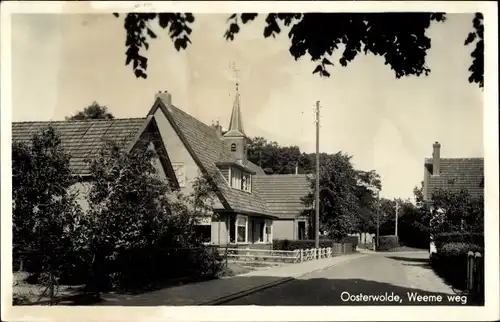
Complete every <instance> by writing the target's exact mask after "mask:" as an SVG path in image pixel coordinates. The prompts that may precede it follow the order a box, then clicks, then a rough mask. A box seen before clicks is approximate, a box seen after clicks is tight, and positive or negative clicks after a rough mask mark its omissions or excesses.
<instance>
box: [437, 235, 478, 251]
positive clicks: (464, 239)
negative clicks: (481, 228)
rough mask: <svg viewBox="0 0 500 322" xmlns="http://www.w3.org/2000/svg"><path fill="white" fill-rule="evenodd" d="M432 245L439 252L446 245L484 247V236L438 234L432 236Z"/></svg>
mask: <svg viewBox="0 0 500 322" xmlns="http://www.w3.org/2000/svg"><path fill="white" fill-rule="evenodd" d="M433 241H434V244H435V245H436V248H437V250H438V251H439V250H440V249H441V247H442V246H443V245H444V244H447V243H466V244H470V245H477V246H480V247H484V234H478V233H465V232H456V233H440V234H436V235H434V236H433Z"/></svg>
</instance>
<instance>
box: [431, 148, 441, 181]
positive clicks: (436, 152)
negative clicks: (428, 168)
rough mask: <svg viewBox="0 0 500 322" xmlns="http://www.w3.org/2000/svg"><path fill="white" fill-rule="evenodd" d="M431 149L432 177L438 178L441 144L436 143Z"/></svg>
mask: <svg viewBox="0 0 500 322" xmlns="http://www.w3.org/2000/svg"><path fill="white" fill-rule="evenodd" d="M432 148H433V151H432V175H434V176H438V175H439V174H440V170H441V144H439V142H437V141H436V142H435V143H434V144H433V145H432Z"/></svg>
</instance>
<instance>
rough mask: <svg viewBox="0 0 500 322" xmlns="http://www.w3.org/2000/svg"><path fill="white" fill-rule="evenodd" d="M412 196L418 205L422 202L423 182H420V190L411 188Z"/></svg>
mask: <svg viewBox="0 0 500 322" xmlns="http://www.w3.org/2000/svg"><path fill="white" fill-rule="evenodd" d="M413 195H414V196H415V202H416V203H417V204H420V203H422V202H423V201H424V182H423V181H421V182H420V188H418V187H414V188H413Z"/></svg>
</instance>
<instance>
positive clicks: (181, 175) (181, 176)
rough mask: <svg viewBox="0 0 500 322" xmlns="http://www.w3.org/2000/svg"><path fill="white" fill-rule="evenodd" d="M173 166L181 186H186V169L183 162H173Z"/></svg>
mask: <svg viewBox="0 0 500 322" xmlns="http://www.w3.org/2000/svg"><path fill="white" fill-rule="evenodd" d="M172 168H173V169H174V172H175V177H176V178H177V181H178V182H179V186H180V187H181V188H184V187H185V186H186V169H185V164H184V163H183V162H172Z"/></svg>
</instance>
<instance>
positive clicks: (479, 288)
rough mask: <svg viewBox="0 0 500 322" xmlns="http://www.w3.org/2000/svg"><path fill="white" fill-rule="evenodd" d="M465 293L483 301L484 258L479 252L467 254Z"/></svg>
mask: <svg viewBox="0 0 500 322" xmlns="http://www.w3.org/2000/svg"><path fill="white" fill-rule="evenodd" d="M467 291H468V292H469V294H471V295H472V296H473V297H474V298H476V299H478V300H480V301H482V300H484V256H482V255H481V253H479V252H476V253H474V252H472V251H470V252H469V253H468V254H467Z"/></svg>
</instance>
